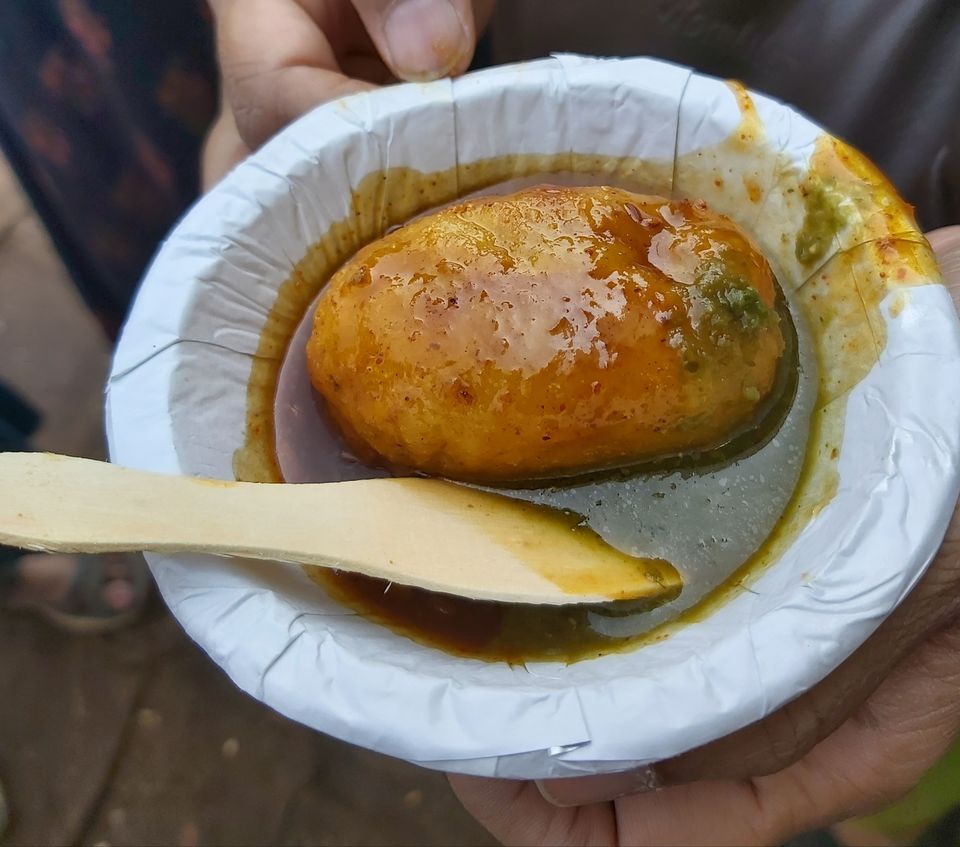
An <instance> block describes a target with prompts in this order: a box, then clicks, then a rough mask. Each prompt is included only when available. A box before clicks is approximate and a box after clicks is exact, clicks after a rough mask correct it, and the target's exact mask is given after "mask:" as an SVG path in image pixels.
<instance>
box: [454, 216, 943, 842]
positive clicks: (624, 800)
mask: <svg viewBox="0 0 960 847" xmlns="http://www.w3.org/2000/svg"><path fill="white" fill-rule="evenodd" d="M927 237H928V238H929V240H930V243H931V244H932V245H933V247H934V249H935V250H936V252H937V258H938V260H939V262H940V267H941V271H942V273H943V277H944V282H945V283H946V285H947V286H948V287H949V288H950V291H951V292H952V294H953V297H954V301H955V302H956V303H957V305H958V308H960V226H955V227H947V228H945V229H941V230H937V231H935V232H932V233H930V234H929V235H928V236H927ZM944 390H956V386H944ZM958 737H960V509H958V510H957V511H956V512H955V513H954V517H953V521H952V523H951V525H950V528H949V529H948V531H947V536H946V538H945V540H944V542H943V546H942V547H941V549H940V553H939V554H938V556H937V558H936V560H935V561H934V562H933V564H932V565H931V566H930V569H929V570H928V572H927V573H926V575H925V576H924V578H923V579H922V581H921V582H920V583H919V584H918V585H917V587H916V588H915V589H914V590H913V592H912V593H911V594H910V596H909V597H908V598H907V599H906V600H905V601H904V602H903V603H902V604H901V606H900V607H899V608H898V609H897V610H896V611H895V612H894V613H893V614H892V615H891V616H890V617H889V618H888V619H887V620H886V621H885V622H884V623H883V624H882V625H881V627H880V628H879V629H878V630H877V632H876V633H874V635H873V636H872V637H871V638H870V639H869V640H868V641H867V642H866V643H865V644H864V645H863V646H862V647H861V648H860V649H859V650H858V651H857V652H856V653H854V655H853V656H852V657H851V658H850V659H848V660H847V661H846V662H845V663H844V664H843V665H841V666H840V667H839V668H838V669H837V670H836V671H834V673H832V674H831V675H830V676H829V677H827V679H825V680H824V681H823V682H822V683H821V684H820V685H818V686H816V687H815V688H813V689H812V690H811V691H809V692H808V693H807V694H805V695H803V696H802V697H800V698H798V699H797V700H795V701H793V702H792V703H790V704H788V705H787V706H785V707H784V708H782V709H780V710H779V711H777V712H775V713H773V714H772V715H770V716H769V717H768V718H766V719H765V720H762V721H760V722H759V723H756V724H753V725H752V726H749V727H746V728H745V729H743V730H741V731H740V732H736V733H733V734H732V735H729V736H727V737H726V738H722V739H720V740H718V741H715V742H713V743H711V744H708V745H705V746H704V747H701V748H699V749H697V750H693V751H691V752H690V753H686V754H684V755H682V756H679V757H677V758H676V759H672V760H670V761H666V762H661V763H659V764H658V765H656V766H655V767H654V768H652V769H644V770H643V771H639V772H632V773H626V774H615V775H612V776H598V777H581V778H575V779H567V780H550V781H548V782H544V783H540V784H539V785H537V784H535V783H532V782H515V781H508V780H492V779H480V778H476V777H466V776H451V777H450V782H451V784H452V785H453V789H454V791H455V792H456V793H457V795H458V796H459V797H460V800H461V801H462V802H463V804H464V805H465V806H466V807H467V809H468V810H469V811H470V812H471V813H472V814H473V815H474V816H475V817H476V818H477V819H478V820H479V821H480V822H481V823H482V824H483V825H484V826H486V827H487V828H488V829H489V830H490V831H491V832H492V833H493V834H494V835H495V836H496V837H497V838H499V839H501V840H502V841H503V842H504V843H506V844H516V845H571V847H572V845H581V844H583V845H585V844H595V845H601V844H608V845H615V844H650V845H668V844H740V845H747V844H781V843H783V842H785V841H787V840H789V839H790V838H792V837H793V836H795V835H797V834H799V833H801V832H804V831H807V830H810V829H814V828H816V827H819V826H823V825H825V824H828V823H833V822H836V821H840V820H844V819H847V818H850V817H856V816H862V815H866V814H870V813H872V812H876V811H878V810H880V809H881V808H883V807H884V806H886V805H889V804H890V803H892V802H893V801H894V800H896V799H897V798H899V797H900V796H901V795H902V794H904V793H905V792H907V791H908V790H909V789H910V788H912V787H913V785H914V784H915V783H916V782H917V781H918V780H919V779H920V778H921V777H922V776H923V774H924V773H925V772H926V771H927V770H928V769H929V768H930V767H931V766H932V765H933V764H934V763H935V762H936V761H937V760H938V759H939V758H940V757H941V756H942V755H943V754H944V753H945V752H946V750H947V749H948V748H949V746H950V744H951V743H952V742H953V741H954V740H956V739H957V738H958ZM655 788H659V789H660V790H651V789H655Z"/></svg>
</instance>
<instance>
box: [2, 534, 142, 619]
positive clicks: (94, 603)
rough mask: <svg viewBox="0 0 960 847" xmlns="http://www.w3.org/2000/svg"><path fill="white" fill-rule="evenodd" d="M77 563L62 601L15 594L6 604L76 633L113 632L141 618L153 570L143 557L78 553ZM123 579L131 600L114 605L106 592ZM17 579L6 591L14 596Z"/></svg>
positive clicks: (122, 554) (120, 554) (121, 554)
mask: <svg viewBox="0 0 960 847" xmlns="http://www.w3.org/2000/svg"><path fill="white" fill-rule="evenodd" d="M76 562H77V564H76V568H75V571H74V575H73V581H72V582H71V584H70V587H69V588H68V589H67V590H66V592H64V594H63V596H62V597H61V598H60V599H59V600H57V601H55V602H51V601H44V600H17V599H16V598H15V597H12V598H11V599H9V600H8V601H6V602H4V604H3V605H6V606H7V607H8V608H13V609H28V610H30V611H33V612H36V613H37V614H39V615H41V616H42V617H44V618H46V619H47V620H48V621H50V623H52V624H54V625H55V626H57V627H59V628H60V629H62V630H64V631H66V632H69V633H72V634H74V635H96V634H101V633H105V632H113V631H114V630H117V629H122V628H123V627H125V626H129V625H130V624H132V623H134V621H136V620H137V618H139V617H140V615H141V613H142V612H143V608H144V605H145V604H146V601H147V598H148V596H149V593H150V583H151V579H150V572H149V570H148V569H147V563H146V562H145V561H144V559H143V557H142V556H136V555H131V554H125V553H106V554H101V555H98V556H92V555H78V556H76ZM14 570H15V569H14ZM120 581H122V582H126V583H128V584H129V587H130V593H131V597H130V602H129V603H128V604H125V605H124V607H123V608H122V609H118V608H116V606H115V605H111V604H110V603H109V602H108V601H107V598H106V594H105V589H107V587H108V586H109V585H110V584H111V583H115V582H120ZM17 582H19V580H18V579H17V578H16V576H15V575H14V578H13V580H12V583H13V585H12V586H11V587H10V588H7V589H6V593H10V594H14V595H15V593H16V584H17Z"/></svg>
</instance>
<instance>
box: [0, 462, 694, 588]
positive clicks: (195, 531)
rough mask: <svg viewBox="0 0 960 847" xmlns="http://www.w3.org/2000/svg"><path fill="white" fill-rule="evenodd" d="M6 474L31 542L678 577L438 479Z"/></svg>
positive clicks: (422, 581) (458, 570)
mask: <svg viewBox="0 0 960 847" xmlns="http://www.w3.org/2000/svg"><path fill="white" fill-rule="evenodd" d="M0 481H2V482H0V543H3V544H10V545H13V546H17V547H23V548H26V549H32V550H46V551H59V552H85V553H102V552H109V551H133V550H146V551H153V552H158V553H177V552H188V551H189V552H195V553H214V554H221V555H234V556H244V557H253V558H258V559H269V560H275V561H281V562H284V561H285V562H296V563H300V564H311V565H319V566H321V567H331V568H337V569H340V570H346V571H352V572H356V573H363V574H366V575H368V576H374V577H379V578H382V579H387V580H391V581H395V582H400V583H404V584H407V585H414V586H418V587H421V588H427V589H431V590H434V591H442V592H446V593H452V594H459V595H462V596H467V597H474V598H478V599H495V600H506V601H514V602H526V603H543V604H560V603H582V602H597V601H601V600H609V599H625V598H637V597H650V598H654V597H660V596H663V595H665V594H668V593H676V591H677V590H678V589H679V585H680V580H679V575H678V574H677V573H676V571H675V570H674V569H673V568H672V567H670V566H669V565H667V564H666V563H664V562H660V561H659V560H649V559H636V558H633V557H630V556H625V555H624V554H622V553H620V552H619V551H617V550H614V549H613V548H611V547H609V546H608V545H606V544H603V542H600V541H599V539H597V538H596V537H595V536H591V535H590V534H584V533H582V532H574V531H571V530H570V528H569V527H568V526H565V525H561V524H560V523H558V522H557V521H555V520H551V519H550V518H549V517H545V516H543V514H542V513H541V512H540V511H539V510H537V509H536V507H530V506H526V505H524V504H519V503H517V502H516V501H513V500H509V499H507V498H502V497H498V496H496V495H491V494H484V493H482V492H478V491H474V490H472V489H468V488H465V487H463V486H459V485H454V484H452V483H446V482H443V481H440V480H428V479H375V480H359V481H356V482H338V483H326V484H317V485H267V484H256V483H238V482H219V481H214V480H205V479H195V478H191V477H184V476H164V475H159V474H153V473H146V472H143V471H135V470H131V469H128V468H122V467H118V466H116V465H110V464H107V463H104V462H95V461H90V460H87V459H74V458H69V457H66V456H55V455H51V454H44V453H0Z"/></svg>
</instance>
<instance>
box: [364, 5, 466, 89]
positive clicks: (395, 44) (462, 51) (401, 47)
mask: <svg viewBox="0 0 960 847" xmlns="http://www.w3.org/2000/svg"><path fill="white" fill-rule="evenodd" d="M353 5H354V7H355V8H356V10H357V14H359V15H360V18H361V20H362V21H363V25H364V26H365V27H366V29H367V32H368V33H369V34H370V38H371V39H372V40H373V43H374V44H375V45H376V48H377V51H378V52H379V53H380V56H381V57H382V58H383V61H384V62H386V64H387V66H388V67H389V68H390V70H391V71H393V73H394V74H395V75H396V76H397V77H398V78H400V79H403V80H408V81H426V80H431V79H439V78H440V77H442V76H448V75H453V74H458V73H463V72H464V71H465V70H466V69H467V67H468V66H469V65H470V60H471V59H472V58H473V50H474V47H475V46H476V38H477V36H476V23H475V21H474V16H473V8H472V6H471V3H470V0H353Z"/></svg>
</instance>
